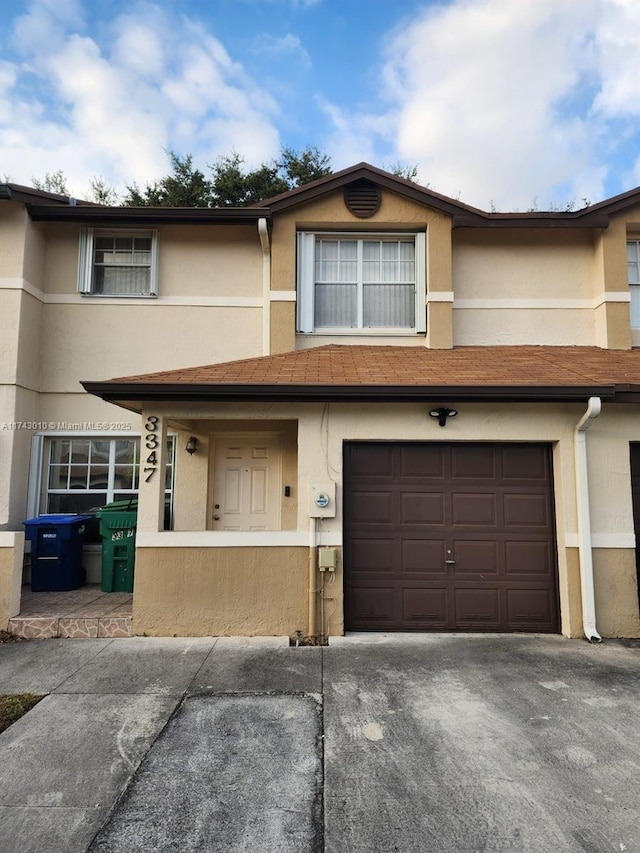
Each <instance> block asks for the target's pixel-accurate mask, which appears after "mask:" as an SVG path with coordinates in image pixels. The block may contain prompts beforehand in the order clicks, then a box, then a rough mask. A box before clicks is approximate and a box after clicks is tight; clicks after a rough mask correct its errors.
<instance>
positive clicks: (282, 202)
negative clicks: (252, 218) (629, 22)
mask: <svg viewBox="0 0 640 853" xmlns="http://www.w3.org/2000/svg"><path fill="white" fill-rule="evenodd" d="M362 179H366V180H369V181H372V182H373V183H376V184H378V185H379V186H381V187H383V188H385V189H387V190H390V191H391V192H395V193H398V194H399V195H403V196H405V197H406V198H410V199H412V200H414V201H417V202H418V203H419V204H422V205H424V206H425V207H431V208H434V209H435V210H439V211H441V212H442V213H446V214H448V215H450V216H451V217H452V224H453V227H454V228H487V227H488V228H607V227H608V226H609V216H608V213H609V212H613V210H614V209H617V207H616V206H615V204H612V202H617V203H618V207H624V206H629V204H630V203H631V201H632V200H633V198H634V197H635V196H636V195H637V194H638V193H639V192H640V191H638V190H632V191H631V192H629V193H624V194H623V195H622V196H619V197H616V199H610V200H609V201H608V202H601V203H600V204H598V205H593V206H591V207H587V208H583V209H582V210H577V211H571V212H568V213H560V212H555V211H531V212H529V213H488V212H486V211H484V210H480V209H479V208H477V207H472V206H471V205H468V204H464V203H463V202H459V201H456V200H455V199H452V198H450V197H449V196H445V195H441V194H440V193H437V192H435V191H433V190H430V189H427V188H426V187H422V186H420V184H415V183H413V181H408V180H406V179H405V178H400V177H398V176H396V175H392V174H390V173H389V172H385V171H383V170H381V169H377V168H376V167H375V166H371V165H370V164H368V163H359V164H358V165H357V166H352V167H350V168H349V169H343V170H342V171H341V172H335V173H334V174H332V175H326V176H325V177H324V178H319V179H318V180H317V181H313V182H312V183H310V184H305V185H304V186H302V187H297V188H296V189H293V190H289V191H288V192H286V193H282V194H281V195H279V196H273V197H272V198H269V199H266V200H265V202H264V204H265V206H266V207H268V209H269V211H270V212H271V213H272V214H277V213H279V212H280V211H282V210H287V209H288V208H290V207H294V206H296V205H298V204H304V203H305V202H308V201H312V200H314V199H316V198H319V197H321V196H324V195H328V194H330V193H332V192H335V191H336V190H338V189H340V188H342V187H344V186H347V185H348V184H350V183H352V182H353V181H357V180H362ZM600 209H602V210H603V211H604V210H606V211H607V213H603V212H600Z"/></svg>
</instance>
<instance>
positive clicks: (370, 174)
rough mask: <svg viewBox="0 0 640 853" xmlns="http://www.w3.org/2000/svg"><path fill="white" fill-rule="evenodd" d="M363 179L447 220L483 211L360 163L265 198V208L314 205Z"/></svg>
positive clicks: (272, 211)
mask: <svg viewBox="0 0 640 853" xmlns="http://www.w3.org/2000/svg"><path fill="white" fill-rule="evenodd" d="M363 179H364V180H368V181H371V182H372V183H375V184H378V185H379V186H381V187H383V188H384V189H387V190H390V191H391V192H394V193H397V194H399V195H403V196H405V197H407V198H410V199H413V200H414V201H417V202H418V203H419V204H422V205H424V206H425V207H432V208H435V209H436V210H439V211H441V212H442V213H447V214H449V215H450V216H455V215H457V214H460V213H467V214H478V215H482V211H481V210H480V209H479V208H476V207H471V206H470V205H468V204H463V203H462V202H456V201H454V199H451V198H449V197H448V196H444V195H440V193H436V192H434V191H433V190H429V189H426V188H425V187H422V186H420V184H414V183H413V182H412V181H408V180H406V179H405V178H400V177H397V176H395V175H391V174H389V173H388V172H384V171H382V170H381V169H376V168H375V167H374V166H370V165H369V164H368V163H361V164H359V165H358V166H357V167H355V168H353V167H352V168H350V169H344V170H343V171H342V172H335V173H334V174H332V175H327V176H326V177H324V178H318V180H317V181H312V182H311V183H310V184H305V185H304V186H302V187H297V188H296V189H293V190H289V192H287V193H283V194H282V195H279V196H273V198H268V199H266V200H265V202H264V204H265V206H266V207H268V209H269V211H270V212H271V213H277V212H279V211H281V210H286V209H288V208H290V207H295V206H296V205H299V204H304V203H306V202H308V201H313V200H314V199H316V198H320V197H321V196H324V195H329V194H330V193H333V192H335V191H336V190H339V189H341V188H342V187H345V186H347V184H350V183H353V182H354V181H359V180H363Z"/></svg>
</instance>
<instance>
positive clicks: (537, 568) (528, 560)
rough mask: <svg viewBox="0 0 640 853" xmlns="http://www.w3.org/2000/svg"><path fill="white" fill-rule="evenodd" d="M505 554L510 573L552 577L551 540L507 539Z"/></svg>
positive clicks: (507, 569) (508, 572)
mask: <svg viewBox="0 0 640 853" xmlns="http://www.w3.org/2000/svg"><path fill="white" fill-rule="evenodd" d="M505 556H506V559H505V565H506V567H507V568H506V572H507V574H508V575H534V576H535V575H540V576H542V577H550V576H551V574H552V572H553V559H552V555H551V547H550V545H549V542H527V541H507V542H505Z"/></svg>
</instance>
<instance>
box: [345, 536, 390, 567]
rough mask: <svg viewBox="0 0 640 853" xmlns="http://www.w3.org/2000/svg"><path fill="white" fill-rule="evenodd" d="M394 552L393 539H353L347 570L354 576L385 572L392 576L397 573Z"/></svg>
mask: <svg viewBox="0 0 640 853" xmlns="http://www.w3.org/2000/svg"><path fill="white" fill-rule="evenodd" d="M395 552H396V541H395V540H394V539H369V538H367V539H353V540H352V543H351V549H350V558H349V570H350V571H351V572H353V573H354V574H358V573H362V572H376V573H380V572H387V573H388V574H391V575H392V574H394V573H396V572H397V571H398V568H397V559H396V553H395Z"/></svg>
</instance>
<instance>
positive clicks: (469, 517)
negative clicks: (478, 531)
mask: <svg viewBox="0 0 640 853" xmlns="http://www.w3.org/2000/svg"><path fill="white" fill-rule="evenodd" d="M497 520H498V510H497V501H496V495H495V494H473V493H469V494H459V493H458V494H456V493H454V494H453V495H452V500H451V524H452V526H453V527H461V526H463V525H466V526H473V527H477V526H480V527H482V526H486V525H491V526H492V527H493V526H495V525H496V523H497Z"/></svg>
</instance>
